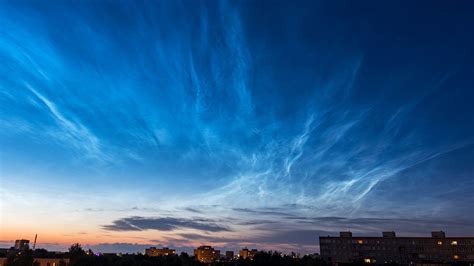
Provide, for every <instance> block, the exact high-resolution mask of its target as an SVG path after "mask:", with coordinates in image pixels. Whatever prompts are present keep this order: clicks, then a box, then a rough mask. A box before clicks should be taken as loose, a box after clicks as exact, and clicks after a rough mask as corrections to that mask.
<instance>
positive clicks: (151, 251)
mask: <svg viewBox="0 0 474 266" xmlns="http://www.w3.org/2000/svg"><path fill="white" fill-rule="evenodd" d="M175 254H176V250H174V249H169V248H167V247H164V248H156V247H150V248H147V249H145V255H148V256H150V257H157V256H168V255H175Z"/></svg>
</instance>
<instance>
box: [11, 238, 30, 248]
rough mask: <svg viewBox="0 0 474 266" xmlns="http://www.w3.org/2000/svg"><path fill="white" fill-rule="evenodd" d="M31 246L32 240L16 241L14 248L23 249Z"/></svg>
mask: <svg viewBox="0 0 474 266" xmlns="http://www.w3.org/2000/svg"><path fill="white" fill-rule="evenodd" d="M29 245H30V240H26V239H19V240H15V246H13V247H14V248H15V249H22V248H26V247H29Z"/></svg>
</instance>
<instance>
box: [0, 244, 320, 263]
mask: <svg viewBox="0 0 474 266" xmlns="http://www.w3.org/2000/svg"><path fill="white" fill-rule="evenodd" d="M39 257H43V258H46V257H49V258H54V257H56V258H57V255H55V254H53V253H49V254H48V253H47V251H45V250H41V251H40V252H37V251H36V250H35V251H32V250H30V249H28V248H26V249H23V250H21V251H17V252H11V253H9V254H8V256H7V261H6V264H5V265H4V266H32V265H33V266H35V264H34V258H39ZM62 257H63V258H65V259H66V258H67V259H69V265H68V266H202V265H205V264H202V263H200V262H198V261H196V260H195V258H194V256H189V255H188V254H187V253H184V252H183V253H181V254H180V255H170V256H159V257H149V256H147V255H142V254H126V255H116V254H103V255H99V256H97V255H94V253H93V252H92V251H91V250H87V251H85V250H83V249H82V247H81V245H79V244H74V245H72V246H71V247H70V248H69V251H68V252H67V253H65V254H64V255H63V256H62ZM59 264H60V265H56V266H66V261H65V260H60V263H59ZM212 265H215V266H326V264H325V263H323V262H322V261H321V260H319V258H315V257H311V256H304V257H302V258H295V257H294V256H289V255H281V254H280V253H277V252H264V251H262V252H259V253H258V254H256V255H255V256H254V258H253V260H244V259H235V260H229V261H224V260H223V261H220V262H215V263H214V264H212ZM37 266H39V265H37Z"/></svg>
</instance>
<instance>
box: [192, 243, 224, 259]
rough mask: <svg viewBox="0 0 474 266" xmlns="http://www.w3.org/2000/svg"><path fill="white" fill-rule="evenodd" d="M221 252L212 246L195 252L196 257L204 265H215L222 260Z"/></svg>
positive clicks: (202, 247) (199, 248)
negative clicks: (214, 263)
mask: <svg viewBox="0 0 474 266" xmlns="http://www.w3.org/2000/svg"><path fill="white" fill-rule="evenodd" d="M220 256H221V252H220V251H219V250H215V249H213V248H212V247H211V246H200V247H198V248H197V249H195V250H194V257H196V260H198V261H199V262H202V263H213V262H215V261H218V260H219V259H220Z"/></svg>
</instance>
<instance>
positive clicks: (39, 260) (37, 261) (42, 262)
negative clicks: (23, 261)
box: [0, 258, 69, 266]
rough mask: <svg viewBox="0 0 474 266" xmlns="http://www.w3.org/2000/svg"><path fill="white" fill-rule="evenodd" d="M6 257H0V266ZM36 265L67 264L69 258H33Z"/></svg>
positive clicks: (54, 265)
mask: <svg viewBox="0 0 474 266" xmlns="http://www.w3.org/2000/svg"><path fill="white" fill-rule="evenodd" d="M6 261H7V258H0V266H5V264H6ZM33 265H37V266H67V265H69V259H63V258H35V259H34V264H33Z"/></svg>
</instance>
